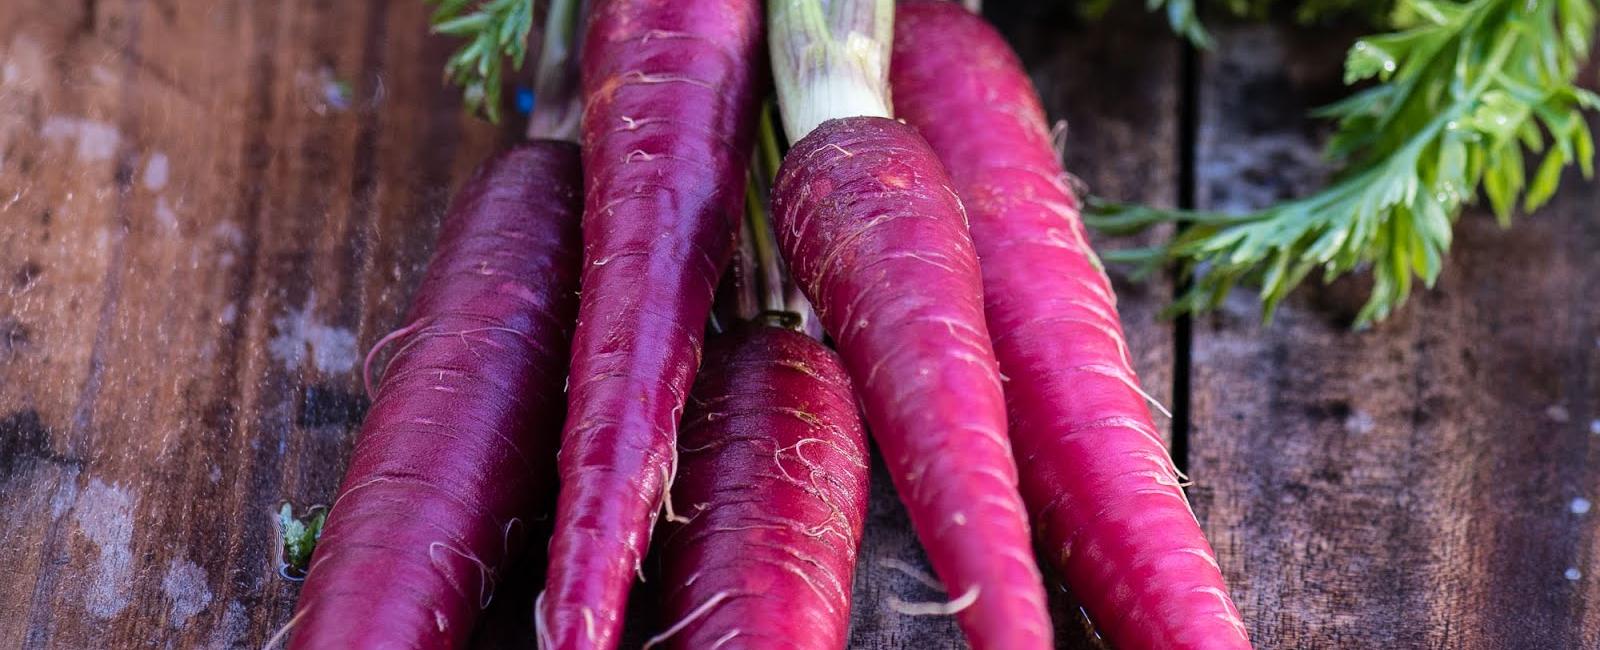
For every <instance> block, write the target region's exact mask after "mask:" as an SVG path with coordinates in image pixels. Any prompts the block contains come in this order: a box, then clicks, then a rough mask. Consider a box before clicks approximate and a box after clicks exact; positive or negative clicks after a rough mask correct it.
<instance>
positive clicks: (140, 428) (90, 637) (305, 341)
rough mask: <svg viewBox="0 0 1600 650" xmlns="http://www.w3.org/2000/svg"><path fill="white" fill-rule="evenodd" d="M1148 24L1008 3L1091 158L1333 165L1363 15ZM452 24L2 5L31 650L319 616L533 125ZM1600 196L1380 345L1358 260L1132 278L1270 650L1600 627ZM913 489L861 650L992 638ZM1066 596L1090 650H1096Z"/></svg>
mask: <svg viewBox="0 0 1600 650" xmlns="http://www.w3.org/2000/svg"><path fill="white" fill-rule="evenodd" d="M1129 6H1130V7H1132V5H1129ZM1137 9H1138V8H1137V7H1133V9H1132V10H1121V11H1120V12H1119V13H1117V14H1115V15H1113V16H1112V17H1111V18H1109V19H1108V20H1107V21H1106V22H1101V23H1097V24H1092V25H1090V24H1083V23H1082V22H1081V21H1079V20H1078V19H1077V18H1075V14H1074V13H1073V8H1072V4H1071V3H1056V2H1048V3H1029V2H1020V1H1019V2H1008V3H1000V2H991V3H990V7H989V10H990V13H991V14H992V15H993V16H994V17H995V18H996V20H997V23H998V24H999V25H1000V26H1001V27H1002V29H1003V30H1005V31H1006V33H1007V35H1008V36H1009V37H1010V38H1011V39H1012V41H1013V43H1015V44H1016V46H1017V47H1018V49H1019V51H1020V52H1021V53H1022V54H1023V56H1024V59H1025V60H1026V62H1027V63H1028V65H1029V68H1030V71H1031V72H1032V73H1033V75H1034V78H1035V80H1036V82H1037V83H1038V85H1039V87H1040V91H1041V94H1042V95H1043V97H1044V99H1045V102H1046V105H1047V107H1048V108H1049V110H1050V112H1051V115H1052V117H1054V118H1065V119H1066V120H1067V122H1068V124H1069V134H1070V135H1069V138H1068V145H1067V159H1068V163H1069V167H1070V168H1071V169H1072V170H1073V171H1074V173H1076V174H1078V175H1079V176H1080V177H1081V178H1082V179H1083V180H1084V181H1085V182H1086V183H1087V184H1088V185H1089V186H1090V187H1092V188H1094V189H1095V190H1096V191H1097V192H1098V193H1101V194H1104V195H1108V196H1112V197H1116V198H1122V199H1137V200H1142V201H1147V202H1154V203H1160V204H1172V203H1174V202H1176V201H1178V200H1179V198H1180V197H1182V196H1186V195H1189V194H1192V195H1193V196H1194V197H1195V199H1196V200H1197V201H1198V202H1199V203H1200V204H1202V205H1206V206H1213V207H1249V206H1253V205H1259V204H1261V203H1263V202H1265V201H1269V200H1272V199H1275V198H1281V197H1283V196H1286V195H1289V194H1291V193H1295V192H1301V191H1305V190H1306V189H1308V188H1310V187H1313V186H1314V185H1315V184H1316V183H1318V182H1320V181H1321V180H1322V179H1321V177H1320V174H1321V170H1320V169H1319V167H1318V162H1317V157H1316V155H1315V152H1316V142H1317V138H1318V136H1319V133H1318V131H1317V130H1316V129H1315V127H1314V125H1313V124H1312V123H1310V122H1308V121H1306V120H1305V119H1304V118H1303V117H1302V116H1303V113H1304V109H1305V108H1306V107H1307V106H1309V105H1312V104H1314V103H1317V102H1319V101H1322V100H1325V99H1329V98H1331V97H1333V96H1335V95H1336V94H1337V93H1338V92H1339V88H1338V86H1337V80H1338V76H1337V72H1338V68H1337V65H1338V61H1339V58H1340V53H1341V52H1340V50H1341V49H1342V47H1343V46H1344V44H1345V43H1348V37H1349V34H1322V33H1306V32H1298V31H1292V30H1285V29H1281V28H1230V29H1224V30H1222V32H1221V33H1220V34H1219V37H1220V38H1219V43H1220V47H1219V49H1218V50H1217V51H1216V52H1215V53H1212V54H1209V55H1205V56H1201V57H1198V58H1197V59H1193V60H1192V61H1196V62H1197V63H1193V64H1190V63H1188V62H1187V61H1186V58H1185V55H1184V53H1183V52H1182V51H1181V49H1180V48H1179V47H1178V45H1177V42H1176V41H1175V40H1173V39H1172V38H1171V37H1170V36H1168V35H1167V34H1166V32H1165V27H1164V26H1163V25H1162V24H1161V21H1160V20H1159V19H1158V18H1152V17H1148V16H1144V15H1142V14H1141V13H1140V12H1139V11H1138V10H1137ZM426 11H427V10H426V8H425V7H424V6H423V5H422V3H421V2H420V1H418V0H389V1H383V0H377V1H372V2H313V1H310V0H283V1H281V2H243V1H237V0H223V1H219V2H202V1H200V0H86V1H85V2H83V3H71V2H68V3H60V2H53V1H49V0H9V1H7V2H0V648H13V647H21V648H93V647H104V648H137V647H196V648H235V647H239V648H254V647H260V646H261V645H262V644H263V643H264V642H265V641H266V640H267V639H268V638H269V637H270V636H271V635H272V633H273V632H274V631H275V630H276V629H277V628H278V627H280V626H281V625H282V624H283V623H284V622H285V621H286V620H287V618H288V616H289V613H290V611H291V608H292V603H293V599H294V596H295V594H296V591H297V586H296V584H295V583H293V582H290V581H287V580H285V579H283V578H281V577H279V575H278V571H277V566H278V558H277V548H278V532H277V530H276V526H275V524H274V518H275V511H276V509H277V508H278V507H279V506H280V505H281V504H283V503H285V502H288V503H293V504H296V505H297V506H301V507H303V506H307V505H310V504H317V503H325V502H327V501H328V499H330V498H331V496H332V491H333V489H334V488H335V486H336V483H337V480H338V475H339V472H340V470H341V469H342V464H343V460H344V457H345V455H346V453H347V451H348V449H349V447H350V443H351V437H352V435H353V434H354V431H355V427H356V425H357V424H358V423H359V420H360V417H361V415H362V413H363V411H364V409H365V406H366V399H365V397H364V396H363V394H362V391H361V388H360V379H359V366H360V360H361V357H362V355H363V354H364V353H365V350H366V349H367V348H369V347H370V346H371V345H372V343H373V342H374V341H376V340H377V339H378V338H379V337H381V336H382V335H383V334H384V333H386V332H387V331H389V330H390V329H391V328H393V327H394V326H395V325H396V324H397V321H398V319H399V316H400V312H401V310H402V309H403V308H404V306H405V303H406V301H407V299H408V298H409V294H410V287H412V286H413V284H414V282H415V280H416V279H417V277H418V274H419V272H420V270H421V265H422V264H423V263H425V261H426V258H427V255H428V253H429V252H430V246H431V243H430V242H431V240H432V237H433V234H434V231H435V229H436V227H437V221H438V218H439V216H440V215H441V213H442V211H443V206H444V202H445V200H446V199H447V197H448V194H449V191H450V189H451V188H452V187H453V186H454V185H456V184H457V183H459V181H460V180H461V179H462V178H463V177H464V175H465V174H466V173H467V171H468V170H470V169H471V167H472V166H473V165H474V164H475V163H476V162H477V161H479V160H481V159H482V158H483V157H484V156H485V155H486V154H487V153H488V152H490V151H492V150H493V149H494V148H495V147H496V146H498V145H499V144H500V143H502V142H504V141H507V140H508V139H509V138H511V137H513V129H512V128H507V129H496V128H493V127H490V126H488V125H485V124H483V123H481V122H479V121H476V120H473V119H472V118H470V117H466V116H464V115H463V114H462V113H461V110H460V105H459V102H458V101H457V100H456V91H455V90H454V89H452V88H449V87H446V86H443V85H441V84H440V82H439V70H440V65H441V63H442V61H443V59H444V57H445V56H447V54H448V52H449V49H450V46H451V44H450V43H448V42H446V41H443V40H441V39H436V38H431V37H428V36H427V35H426V33H425V30H424V25H425V23H426ZM1191 138H1192V140H1193V142H1194V143H1195V146H1194V147H1193V148H1192V150H1191V149H1190V148H1189V147H1186V146H1185V143H1186V142H1188V141H1190V139H1191ZM1186 183H1187V184H1188V185H1189V187H1185V184H1186ZM1597 200H1600V190H1597V189H1596V188H1595V187H1594V186H1592V185H1585V184H1582V183H1580V182H1577V179H1575V178H1572V179H1568V185H1567V187H1566V189H1564V190H1563V192H1562V193H1561V195H1560V196H1559V197H1558V198H1557V200H1556V202H1555V203H1554V204H1553V205H1552V206H1551V207H1550V208H1549V209H1547V210H1546V211H1544V212H1542V213H1540V214H1539V215H1537V216H1535V217H1531V218H1525V219H1523V220H1521V221H1519V223H1518V225H1517V226H1516V227H1515V228H1514V229H1512V230H1510V231H1502V230H1500V229H1499V228H1497V227H1496V226H1495V225H1494V224H1493V222H1492V220H1491V219H1489V218H1487V217H1485V216H1483V215H1477V214H1475V215H1471V216H1469V217H1467V218H1466V219H1465V220H1464V221H1463V225H1462V227H1461V228H1460V229H1459V235H1458V242H1457V244H1456V251H1455V253H1454V254H1453V255H1452V257H1451V260H1450V266H1449V268H1448V270H1447V271H1446V273H1445V276H1444V278H1443V279H1442V280H1441V283H1440V288H1439V289H1438V290H1436V291H1434V292H1430V293H1424V294H1421V295H1418V296H1417V297H1416V298H1414V299H1413V301H1412V304H1411V305H1410V306H1409V307H1407V308H1406V309H1404V310H1402V311H1401V312H1400V313H1399V314H1398V315H1397V316H1396V317H1395V318H1393V319H1392V320H1391V321H1390V322H1388V323H1385V324H1383V325H1382V326H1380V327H1378V328H1375V329H1374V330H1371V331H1368V332H1362V333H1352V332H1349V331H1348V327H1347V326H1348V324H1349V319H1350V317H1351V315H1352V314H1353V313H1354V310H1355V309H1356V308H1357V307H1358V306H1359V302H1360V300H1361V292H1362V287H1361V285H1360V283H1359V281H1356V282H1340V283H1336V284H1335V285H1333V286H1332V287H1326V288H1322V287H1317V288H1312V289H1311V290H1308V291H1306V292H1303V293H1301V294H1299V295H1297V296H1296V297H1295V298H1294V299H1293V300H1291V301H1290V302H1289V303H1288V304H1287V305H1286V306H1285V308H1284V309H1283V311H1282V313H1281V315H1280V316H1279V319H1278V321H1277V322H1276V323H1274V324H1273V325H1271V326H1268V327H1263V326H1261V325H1260V324H1259V323H1258V314H1257V312H1256V310H1255V308H1254V306H1253V303H1252V302H1251V300H1250V299H1249V296H1248V295H1241V296H1239V297H1238V298H1237V299H1236V300H1235V301H1234V302H1231V303H1230V304H1229V305H1228V308H1227V309H1225V310H1224V311H1223V312H1221V313H1220V314H1218V315H1216V316H1211V317H1205V318H1201V319H1198V320H1197V321H1196V322H1195V324H1194V327H1193V331H1192V333H1190V332H1188V331H1186V330H1185V329H1183V328H1176V329H1175V328H1174V327H1173V325H1172V324H1171V323H1169V322H1167V321H1162V320H1160V319H1158V318H1157V317H1156V311H1157V310H1158V308H1159V307H1160V305H1161V304H1162V303H1163V302H1164V301H1165V300H1166V299H1167V297H1168V296H1169V295H1170V292H1171V287H1170V284H1168V283H1165V282H1155V283H1145V284H1134V283H1128V282H1121V281H1119V283H1118V289H1119V293H1120V295H1121V308H1122V312H1123V317H1124V319H1125V320H1126V323H1127V329H1128V331H1129V335H1130V337H1131V339H1132V342H1131V344H1132V346H1133V348H1134V349H1135V350H1136V351H1137V352H1136V354H1137V357H1138V366H1139V371H1140V373H1141V375H1142V378H1143V380H1144V383H1145V385H1146V387H1147V388H1149V389H1150V390H1151V392H1152V393H1154V394H1155V395H1156V396H1158V397H1159V398H1160V399H1162V400H1163V401H1164V402H1166V403H1168V404H1174V405H1179V406H1183V405H1189V406H1190V408H1188V409H1184V410H1181V412H1180V413H1179V422H1178V424H1177V426H1175V427H1174V429H1175V432H1176V435H1178V436H1179V437H1180V438H1181V439H1180V440H1178V441H1177V442H1178V443H1179V447H1180V449H1187V450H1188V451H1187V454H1186V456H1187V459H1186V460H1187V462H1188V465H1189V470H1190V474H1191V476H1192V477H1193V478H1194V480H1195V482H1196V485H1195V487H1194V488H1193V489H1192V490H1191V494H1192V495H1193V497H1194V500H1195V508H1196V511H1197V513H1198V515H1199V516H1200V518H1201V521H1202V522H1203V524H1204V525H1205V528H1206V531H1207V532H1208V534H1209V535H1210V536H1211V538H1212V540H1213V543H1214V544H1215V546H1216V547H1217V551H1218V555H1219V557H1220V559H1221V562H1222V566H1223V569H1224V571H1225V572H1226V574H1227V577H1228V579H1229V581H1230V584H1231V585H1232V586H1233V589H1234V593H1235V596H1236V597H1237V599H1238V600H1239V604H1240V606H1241V608H1242V609H1243V611H1244V614H1245V618H1246V620H1247V621H1248V622H1249V624H1250V626H1251V631H1252V634H1253V635H1254V636H1255V639H1256V641H1257V643H1258V645H1259V647H1263V648H1365V647H1396V648H1413V647H1415V648H1463V647H1464V648H1584V647H1600V616H1596V615H1593V614H1591V613H1590V612H1589V609H1588V603H1591V602H1597V601H1596V600H1595V598H1596V597H1597V596H1600V591H1597V588H1596V587H1595V586H1594V585H1595V584H1596V582H1595V578H1597V577H1600V564H1596V558H1595V555H1594V554H1592V553H1590V552H1588V549H1589V548H1590V547H1591V545H1592V543H1593V541H1594V540H1592V539H1591V537H1592V535H1593V530H1594V528H1593V526H1592V523H1591V522H1592V520H1593V518H1594V517H1600V511H1596V512H1588V511H1586V508H1585V506H1586V504H1588V503H1589V500H1590V499H1600V496H1597V494H1600V482H1597V480H1596V478H1595V475H1594V473H1593V472H1591V471H1589V468H1590V466H1591V461H1592V460H1600V457H1597V456H1596V454H1597V452H1596V451H1595V449H1594V448H1595V446H1596V445H1595V442H1596V441H1600V437H1597V433H1600V422H1597V418H1600V404H1597V403H1596V397H1597V394H1596V388H1597V387H1596V380H1595V379H1594V372H1595V370H1596V369H1597V362H1600V314H1597V310H1596V308H1595V307H1594V306H1593V305H1594V304H1595V303H1596V301H1597V299H1600V284H1597V281H1600V266H1597V265H1595V264H1594V263H1593V262H1591V261H1590V258H1589V255H1590V252H1591V251H1595V250H1600V223H1597V222H1596V220H1595V218H1594V215H1593V214H1592V213H1593V212H1594V206H1596V205H1597ZM1108 243H1109V242H1108ZM1110 244H1113V245H1120V243H1110ZM1191 366H1192V370H1191V371H1190V373H1189V375H1188V376H1187V379H1186V380H1185V379H1183V378H1179V379H1177V380H1176V381H1175V376H1177V375H1181V374H1183V373H1184V369H1185V368H1190V367H1191ZM1175 386H1177V387H1187V392H1186V393H1183V394H1174V392H1173V391H1174V387H1175ZM1186 432H1187V435H1185V433H1186ZM883 478H884V477H883V476H882V474H881V469H880V473H879V475H878V479H880V480H878V481H877V487H876V488H875V493H874V501H873V505H872V511H871V514H870V518H871V520H870V521H871V524H872V525H871V527H870V528H869V533H868V537H867V540H866V542H865V545H864V548H863V551H862V563H861V565H860V567H859V569H858V572H859V573H858V580H857V585H856V598H857V611H856V617H855V629H854V645H855V646H857V647H862V648H873V649H876V648H918V649H922V648H930V649H937V648H955V647H961V644H960V641H959V640H958V637H957V636H956V633H955V631H954V630H955V628H954V625H953V624H952V622H951V621H950V620H948V619H943V618H908V617H904V616H901V615H898V614H895V613H893V612H892V611H890V610H888V609H887V607H886V605H885V604H886V602H887V600H888V598H889V597H890V596H896V597H899V598H901V599H905V600H933V599H937V598H939V597H941V595H940V594H938V593H936V592H930V590H928V589H927V588H925V587H923V586H921V585H920V584H919V583H918V582H917V581H916V580H915V579H913V578H911V577H908V576H907V575H905V574H904V573H903V572H901V571H899V570H896V569H892V568H889V567H888V565H887V564H886V563H885V561H886V560H898V561H900V562H904V563H906V564H908V565H911V566H914V567H924V569H925V562H924V560H923V556H922V554H921V552H920V550H919V549H918V547H917V545H916V543H915V540H914V539H913V537H912V536H911V534H910V532H909V528H908V526H907V524H906V521H905V516H904V512H903V510H902V509H901V508H900V507H899V505H898V503H897V501H896V500H895V498H894V495H893V492H892V490H891V489H890V488H889V486H888V482H887V481H886V480H881V479H883ZM1580 511H1583V512H1580ZM1058 596H1059V598H1058V603H1057V608H1056V613H1057V621H1058V630H1059V634H1060V637H1061V644H1060V645H1061V646H1062V647H1073V648H1077V647H1095V646H1096V643H1095V642H1094V641H1093V639H1092V635H1091V633H1090V632H1088V631H1087V628H1086V627H1085V625H1084V624H1083V622H1082V619H1081V617H1080V616H1079V615H1078V613H1077V610H1076V608H1075V606H1074V605H1073V604H1072V603H1071V601H1070V598H1069V597H1067V596H1066V595H1064V594H1058ZM508 609H514V608H508ZM508 613H509V614H511V615H514V614H515V611H509V612H508Z"/></svg>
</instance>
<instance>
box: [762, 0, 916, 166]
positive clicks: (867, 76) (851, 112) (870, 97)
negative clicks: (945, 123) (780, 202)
mask: <svg viewBox="0 0 1600 650" xmlns="http://www.w3.org/2000/svg"><path fill="white" fill-rule="evenodd" d="M768 8H769V9H768V11H769V15H768V17H769V20H768V25H769V27H770V32H769V34H768V41H769V43H770V45H771V48H772V76H773V80H774V81H775V82H776V85H777V87H778V108H779V110H780V112H781V113H782V114H783V126H784V132H785V133H787V134H788V136H789V141H790V142H795V141H797V140H799V139H800V138H803V137H805V136H806V134H808V133H810V132H811V130H812V129H815V128H817V125H819V124H821V123H823V122H826V121H828V120H831V119H835V118H841V117H855V116H874V117H889V116H890V115H891V114H892V111H891V110H890V102H889V46H890V39H891V38H893V35H894V0H772V2H769V3H768Z"/></svg>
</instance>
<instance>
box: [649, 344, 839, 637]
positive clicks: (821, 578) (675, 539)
mask: <svg viewBox="0 0 1600 650" xmlns="http://www.w3.org/2000/svg"><path fill="white" fill-rule="evenodd" d="M689 404H690V406H689V412H688V415H687V416H686V417H685V418H684V424H683V432H682V435H681V437H680V438H679V440H678V450H679V451H678V453H679V466H678V479H677V480H676V481H675V482H674V483H673V492H672V499H673V501H674V502H675V503H676V504H677V511H678V513H679V514H682V515H684V516H685V517H686V518H687V521H684V522H668V523H666V524H664V525H663V530H662V537H661V545H660V554H661V558H662V578H663V581H662V585H663V586H662V587H661V590H662V592H663V596H664V599H665V606H666V611H665V618H667V619H668V620H670V621H672V622H673V623H674V624H673V625H672V626H670V627H669V628H668V629H667V630H666V631H665V632H663V633H662V634H661V635H659V636H657V637H656V640H653V641H652V642H651V643H652V644H658V643H659V644H661V645H665V646H667V647H672V648H683V649H685V650H691V649H693V650H709V649H714V648H794V649H796V650H799V649H802V648H815V649H817V650H827V649H837V648H843V647H845V643H846V642H847V641H848V640H849V631H850V585H851V579H852V576H853V575H854V569H855V561H856V551H857V549H858V548H859V546H860V544H861V532H862V525H863V519H864V517H865V516H866V507H867V474H868V471H867V468H868V466H867V442H866V437H865V433H864V432H863V431H862V426H861V419H860V416H859V415H857V413H856V403H855V398H854V396H853V395H852V393H851V390H850V378H849V377H848V376H847V375H846V374H845V371H844V368H843V366H841V365H840V364H839V358H838V357H837V356H836V355H835V354H834V353H833V351H831V350H829V349H827V348H826V347H824V346H823V345H822V344H821V343H819V342H817V341H816V340H814V339H811V338H809V337H807V336H805V335H803V334H800V333H798V332H794V331H791V330H787V329H782V328H779V327H772V326H768V325H757V324H750V325H743V326H739V327H738V328H737V329H735V330H733V331H732V332H729V333H727V334H723V335H721V336H718V337H716V338H714V339H712V341H711V342H710V343H709V344H708V345H707V349H706V358H705V364H704V366H703V368H702V369H701V371H700V376H699V379H698V380H697V381H696V382H695V387H694V392H693V393H692V394H691V397H690V402H689Z"/></svg>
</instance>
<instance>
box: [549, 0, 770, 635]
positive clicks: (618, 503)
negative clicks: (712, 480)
mask: <svg viewBox="0 0 1600 650" xmlns="http://www.w3.org/2000/svg"><path fill="white" fill-rule="evenodd" d="M760 40H761V9H760V3H759V2H758V1H757V0H680V1H676V2H662V1H659V0H605V1H601V2H598V3H596V6H595V7H594V12H593V14H592V15H591V16H590V19H589V24H588V28H587V32H586V36H585V39H584V44H583V56H582V58H581V65H582V85H583V96H584V98H585V108H584V115H583V136H584V137H583V159H584V169H585V170H586V171H587V175H586V176H585V179H584V181H585V195H586V197H587V202H586V204H585V210H584V218H583V231H584V271H583V278H582V286H583V297H582V301H581V303H580V306H579V312H578V329H577V333H576V335H575V338H574V340H573V351H572V381H571V387H570V392H569V394H568V407H569V416H568V419H567V423H566V428H565V430H564V431H563V433H562V447H561V455H560V459H559V461H558V467H559V470H560V475H561V493H560V496H559V498H558V502H557V508H556V520H555V532H554V536H553V538H552V541H551V546H550V560H549V572H548V574H547V578H546V583H545V592H544V593H543V594H542V595H541V596H540V600H539V604H538V605H537V606H536V607H535V613H534V617H535V621H536V623H537V625H538V627H539V629H540V634H539V638H540V643H541V645H543V646H544V647H547V648H612V647H615V646H616V643H617V635H618V632H619V630H620V628H621V622H622V613H623V610H624V608H625V605H626V597H627V593H628V587H629V584H630V582H631V580H632V576H633V575H634V573H635V572H637V571H639V569H640V564H641V560H642V558H643V557H644V554H645V550H646V548H647V546H648V542H649V538H650V532H651V529H652V527H653V526H654V523H655V518H656V516H657V513H658V512H659V511H660V510H661V509H662V507H663V506H664V505H668V502H667V501H666V499H665V496H666V492H667V487H668V485H669V484H670V482H671V479H672V475H673V472H674V465H675V464H676V453H675V443H676V438H677V425H678V419H679V416H680V415H681V414H682V410H683V406H684V400H685V399H686V398H687V397H688V393H689V389H690V387H691V384H692V383H693V380H694V374H695V370H696V368H697V366H698V365H699V355H700V352H701V349H700V348H701V343H702V340H703V337H704V331H703V330H704V324H705V321H706V318H707V317H708V316H709V314H710V311H711V300H712V296H713V293H714V291H715V287H716V283H717V279H718V277H719V276H720V275H721V273H722V269H723V267H724V266H725V265H726V264H727V262H728V258H729V256H730V255H731V254H732V250H733V245H734V241H735V238H736V235H737V232H738V226H739V219H740V216H741V214H742V208H743V198H744V194H743V190H744V183H743V174H744V169H745V164H746V162H747V161H748V160H749V155H750V148H751V130H752V126H753V124H754V119H755V114H756V110H755V109H756V84H757V81H758V74H759V71H760V69H759V66H758V63H759V60H760V59H759V52H760V50H759V46H760Z"/></svg>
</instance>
